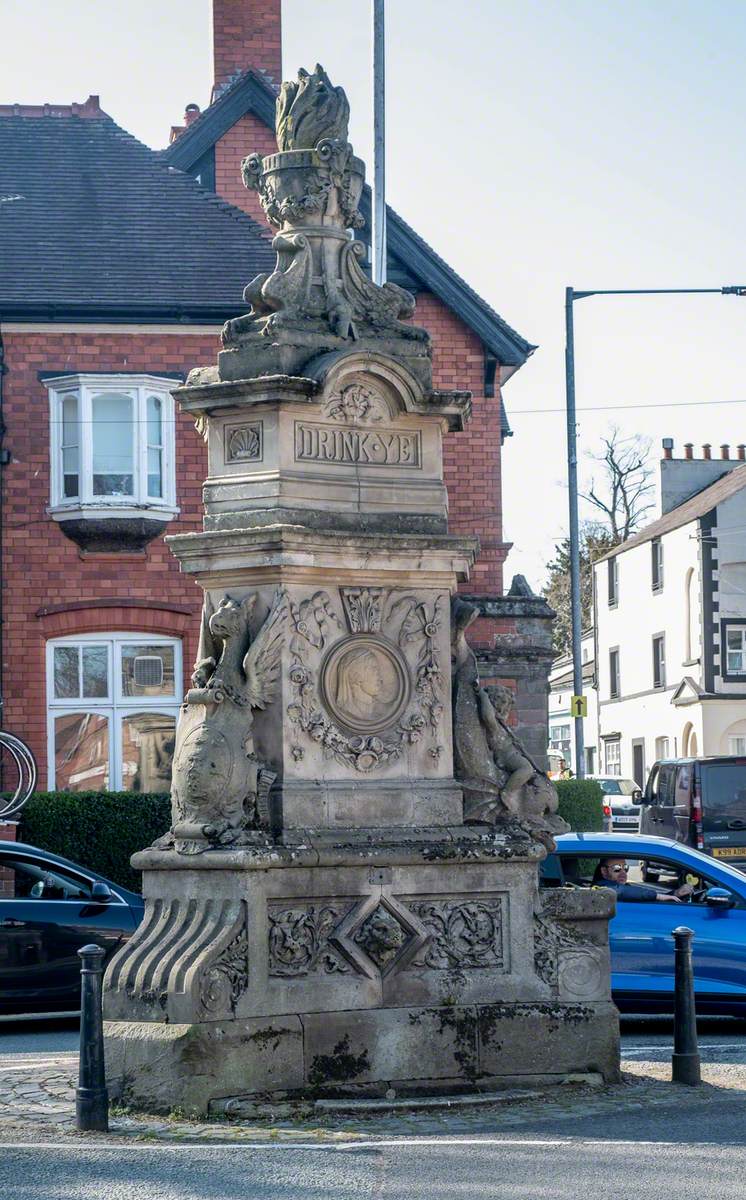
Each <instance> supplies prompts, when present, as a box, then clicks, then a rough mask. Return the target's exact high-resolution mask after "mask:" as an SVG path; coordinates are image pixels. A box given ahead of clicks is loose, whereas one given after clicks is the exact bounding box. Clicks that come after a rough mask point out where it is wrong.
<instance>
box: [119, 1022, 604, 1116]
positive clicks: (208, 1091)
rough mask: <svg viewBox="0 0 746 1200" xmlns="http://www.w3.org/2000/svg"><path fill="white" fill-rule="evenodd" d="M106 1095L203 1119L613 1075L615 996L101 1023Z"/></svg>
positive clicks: (150, 1109)
mask: <svg viewBox="0 0 746 1200" xmlns="http://www.w3.org/2000/svg"><path fill="white" fill-rule="evenodd" d="M105 1038H106V1067H107V1080H108V1085H109V1089H110V1093H111V1095H112V1097H113V1098H115V1099H119V1100H121V1101H124V1102H126V1103H130V1104H133V1105H134V1106H136V1107H138V1108H142V1109H146V1110H149V1111H154V1112H164V1111H168V1110H170V1109H173V1108H183V1109H184V1110H185V1111H187V1112H189V1113H197V1114H204V1113H206V1112H207V1111H208V1108H209V1106H210V1104H211V1102H216V1101H220V1100H223V1099H226V1098H228V1097H235V1096H245V1097H247V1098H254V1099H257V1100H261V1099H273V1100H279V1099H302V1098H309V1097H319V1096H327V1097H328V1096H349V1095H359V1096H381V1095H384V1094H385V1092H386V1091H387V1090H388V1089H389V1088H395V1089H396V1091H397V1093H398V1094H399V1095H403V1094H404V1095H406V1094H407V1092H409V1093H411V1094H417V1093H420V1094H422V1093H423V1092H424V1093H437V1092H444V1091H449V1090H450V1091H453V1090H456V1091H462V1092H463V1091H465V1090H466V1091H469V1090H473V1091H478V1090H483V1089H486V1088H494V1087H496V1086H497V1087H499V1086H500V1084H501V1082H503V1083H504V1085H505V1086H515V1085H516V1082H520V1080H521V1079H522V1078H525V1081H526V1085H527V1086H529V1085H530V1084H531V1083H532V1082H535V1080H536V1078H537V1077H542V1078H544V1079H547V1080H549V1079H557V1080H560V1079H562V1078H564V1077H565V1076H567V1075H568V1074H581V1073H583V1074H584V1073H588V1072H594V1073H598V1074H599V1075H601V1076H603V1078H604V1079H605V1080H607V1081H614V1080H616V1079H618V1078H619V1027H618V1018H617V1013H616V1009H615V1008H614V1007H613V1005H612V1004H611V1003H596V1004H582V1003H578V1004H567V1003H561V1002H555V1001H542V1002H535V1003H495V1004H487V1005H473V1006H471V1005H470V1006H457V1005H453V1006H444V1007H437V1008H390V1009H378V1010H376V1011H367V1012H366V1011H357V1012H355V1011H348V1012H333V1013H330V1012H327V1013H311V1014H305V1015H303V1016H285V1017H267V1018H254V1019H251V1020H236V1021H226V1022H205V1023H203V1024H193V1025H162V1024H154V1023H148V1022H141V1023H140V1022H124V1021H121V1022H120V1021H108V1022H106V1024H105Z"/></svg>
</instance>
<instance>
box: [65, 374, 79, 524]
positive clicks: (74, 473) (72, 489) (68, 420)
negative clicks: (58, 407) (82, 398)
mask: <svg viewBox="0 0 746 1200" xmlns="http://www.w3.org/2000/svg"><path fill="white" fill-rule="evenodd" d="M78 441H79V438H78V397H77V396H66V397H65V399H64V400H63V401H62V495H63V497H64V498H65V499H66V500H67V499H70V498H71V497H74V496H77V495H78V494H79V491H80V457H79V455H80V451H79V448H78Z"/></svg>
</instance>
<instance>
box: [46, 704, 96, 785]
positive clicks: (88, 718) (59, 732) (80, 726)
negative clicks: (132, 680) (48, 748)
mask: <svg viewBox="0 0 746 1200" xmlns="http://www.w3.org/2000/svg"><path fill="white" fill-rule="evenodd" d="M54 773H55V787H56V788H57V790H58V791H60V792H87V791H93V792H96V791H102V790H103V789H105V788H108V786H109V722H108V720H107V719H106V717H102V716H99V715H98V714H97V713H65V715H64V716H61V717H55V721H54Z"/></svg>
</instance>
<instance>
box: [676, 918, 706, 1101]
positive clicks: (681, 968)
mask: <svg viewBox="0 0 746 1200" xmlns="http://www.w3.org/2000/svg"><path fill="white" fill-rule="evenodd" d="M693 937H694V933H693V931H692V930H691V929H687V928H686V926H685V925H680V926H679V927H678V929H674V931H673V940H674V943H675V945H676V949H675V951H674V956H675V984H674V986H675V992H674V1007H673V1055H672V1057H671V1068H672V1071H671V1079H672V1081H673V1083H689V1084H692V1085H696V1084H698V1083H701V1082H702V1075H701V1072H700V1067H699V1047H698V1045H697V1014H696V1012H695V1008H694V972H693V970H692V938H693Z"/></svg>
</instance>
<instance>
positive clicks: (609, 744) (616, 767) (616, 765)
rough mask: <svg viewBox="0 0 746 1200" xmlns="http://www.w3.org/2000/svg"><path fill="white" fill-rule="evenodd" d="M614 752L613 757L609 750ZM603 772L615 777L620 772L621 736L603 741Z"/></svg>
mask: <svg viewBox="0 0 746 1200" xmlns="http://www.w3.org/2000/svg"><path fill="white" fill-rule="evenodd" d="M610 750H613V751H614V752H615V754H614V757H613V758H612V756H611V755H610V754H609V751H610ZM604 768H605V771H604V773H605V774H606V775H613V776H614V777H615V778H617V777H619V776H620V775H621V774H622V740H621V738H609V739H608V740H607V741H606V742H604Z"/></svg>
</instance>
